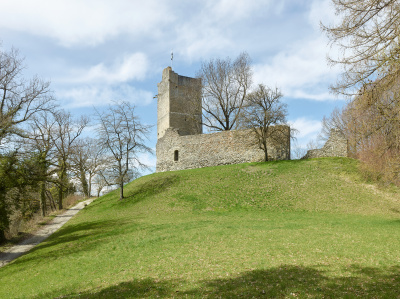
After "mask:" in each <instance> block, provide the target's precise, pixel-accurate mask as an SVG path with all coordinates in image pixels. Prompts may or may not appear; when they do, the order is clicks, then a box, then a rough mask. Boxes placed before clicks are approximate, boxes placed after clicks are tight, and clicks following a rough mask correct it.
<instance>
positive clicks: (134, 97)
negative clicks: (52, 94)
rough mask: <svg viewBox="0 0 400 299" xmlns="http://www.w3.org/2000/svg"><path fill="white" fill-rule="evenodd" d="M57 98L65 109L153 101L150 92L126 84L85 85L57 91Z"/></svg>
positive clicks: (142, 103)
mask: <svg viewBox="0 0 400 299" xmlns="http://www.w3.org/2000/svg"><path fill="white" fill-rule="evenodd" d="M57 96H58V98H60V100H61V101H62V102H63V104H64V107H66V108H80V107H92V106H95V107H99V106H105V105H108V104H110V103H112V102H113V101H117V102H118V101H128V102H131V103H133V104H137V105H141V106H144V105H148V104H150V103H151V101H152V100H153V95H152V93H151V92H149V91H146V90H140V89H136V88H134V87H132V86H130V85H128V84H121V85H118V86H115V87H112V86H97V85H87V86H82V87H78V88H72V89H64V90H59V91H57Z"/></svg>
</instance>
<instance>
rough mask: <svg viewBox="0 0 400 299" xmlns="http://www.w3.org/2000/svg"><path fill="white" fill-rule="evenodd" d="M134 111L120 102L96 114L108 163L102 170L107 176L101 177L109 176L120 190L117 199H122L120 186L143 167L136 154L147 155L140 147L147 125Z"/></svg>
mask: <svg viewBox="0 0 400 299" xmlns="http://www.w3.org/2000/svg"><path fill="white" fill-rule="evenodd" d="M134 110H135V107H134V106H132V105H131V104H130V103H128V102H122V103H119V104H115V105H114V106H110V107H109V108H108V109H107V112H104V113H100V112H98V111H97V117H98V120H99V129H98V134H99V140H101V143H102V146H103V148H104V149H105V151H106V153H108V154H109V156H110V159H109V161H110V164H109V166H108V169H107V170H106V171H105V172H107V174H108V175H107V176H103V177H104V178H105V179H107V177H111V178H112V180H113V183H114V184H117V185H118V186H119V187H120V200H122V199H123V198H124V184H125V183H127V182H129V180H130V179H132V178H133V177H135V175H136V173H135V172H134V170H137V169H138V168H143V167H145V165H144V164H143V163H141V162H140V160H139V158H138V154H139V153H142V152H151V149H150V148H149V147H147V146H146V145H145V144H144V141H145V138H147V135H148V134H149V130H150V126H146V125H143V124H141V123H140V121H139V118H138V117H137V116H136V115H135V111H134ZM108 183H109V184H111V182H108Z"/></svg>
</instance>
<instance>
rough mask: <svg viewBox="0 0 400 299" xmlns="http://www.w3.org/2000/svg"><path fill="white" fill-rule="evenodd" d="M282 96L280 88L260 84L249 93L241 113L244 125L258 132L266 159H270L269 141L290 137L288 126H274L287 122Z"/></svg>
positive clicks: (273, 141)
mask: <svg viewBox="0 0 400 299" xmlns="http://www.w3.org/2000/svg"><path fill="white" fill-rule="evenodd" d="M282 96H283V95H282V93H281V91H280V90H279V89H278V88H275V89H271V88H269V87H266V86H265V85H263V84H259V85H258V88H257V89H256V90H255V91H254V92H252V93H250V94H249V95H248V97H247V99H246V105H245V108H244V109H243V113H242V114H241V117H242V120H241V121H242V122H243V126H244V127H245V128H249V129H252V130H253V131H254V133H255V134H256V136H257V140H258V143H259V146H260V148H261V149H262V150H263V151H264V153H265V156H264V159H265V161H268V143H270V142H271V143H274V144H282V141H284V140H285V139H287V138H289V136H288V128H287V126H274V125H286V124H287V121H286V116H287V114H288V112H287V105H286V104H284V103H282V102H281V98H282ZM272 126H274V127H273V128H272Z"/></svg>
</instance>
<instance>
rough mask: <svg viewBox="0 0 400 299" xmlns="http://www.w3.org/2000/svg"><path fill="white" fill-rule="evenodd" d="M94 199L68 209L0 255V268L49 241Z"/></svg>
mask: <svg viewBox="0 0 400 299" xmlns="http://www.w3.org/2000/svg"><path fill="white" fill-rule="evenodd" d="M93 200H94V199H93V198H91V199H87V200H85V201H82V202H80V203H78V204H77V205H75V206H73V207H72V208H70V209H68V210H67V211H66V212H65V213H63V214H60V215H57V216H56V217H55V218H54V219H53V220H52V221H51V222H50V223H48V224H46V225H45V226H44V227H43V228H42V229H40V230H39V231H37V232H36V233H35V234H34V235H33V236H32V237H30V238H29V239H26V240H24V241H22V242H21V243H20V244H18V245H15V246H13V247H11V248H9V249H8V250H6V251H5V252H3V253H1V254H0V268H1V267H3V266H5V265H7V264H8V263H9V262H11V261H12V260H14V259H16V258H17V257H20V256H21V255H23V254H24V253H26V252H27V251H29V250H31V249H32V248H33V247H35V246H36V245H38V244H39V243H41V242H43V241H44V240H45V239H47V238H48V237H49V236H50V235H51V234H53V233H54V232H55V231H56V230H58V229H59V228H60V227H62V226H63V225H64V224H65V223H66V222H67V221H68V220H70V219H71V218H72V217H73V216H75V215H76V214H77V213H78V212H79V211H80V210H82V209H83V208H84V207H85V206H86V205H88V204H90V203H91V202H92V201H93Z"/></svg>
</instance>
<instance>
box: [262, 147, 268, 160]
mask: <svg viewBox="0 0 400 299" xmlns="http://www.w3.org/2000/svg"><path fill="white" fill-rule="evenodd" d="M263 146H264V148H263V150H264V161H265V162H267V161H268V148H267V143H266V142H263Z"/></svg>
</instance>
